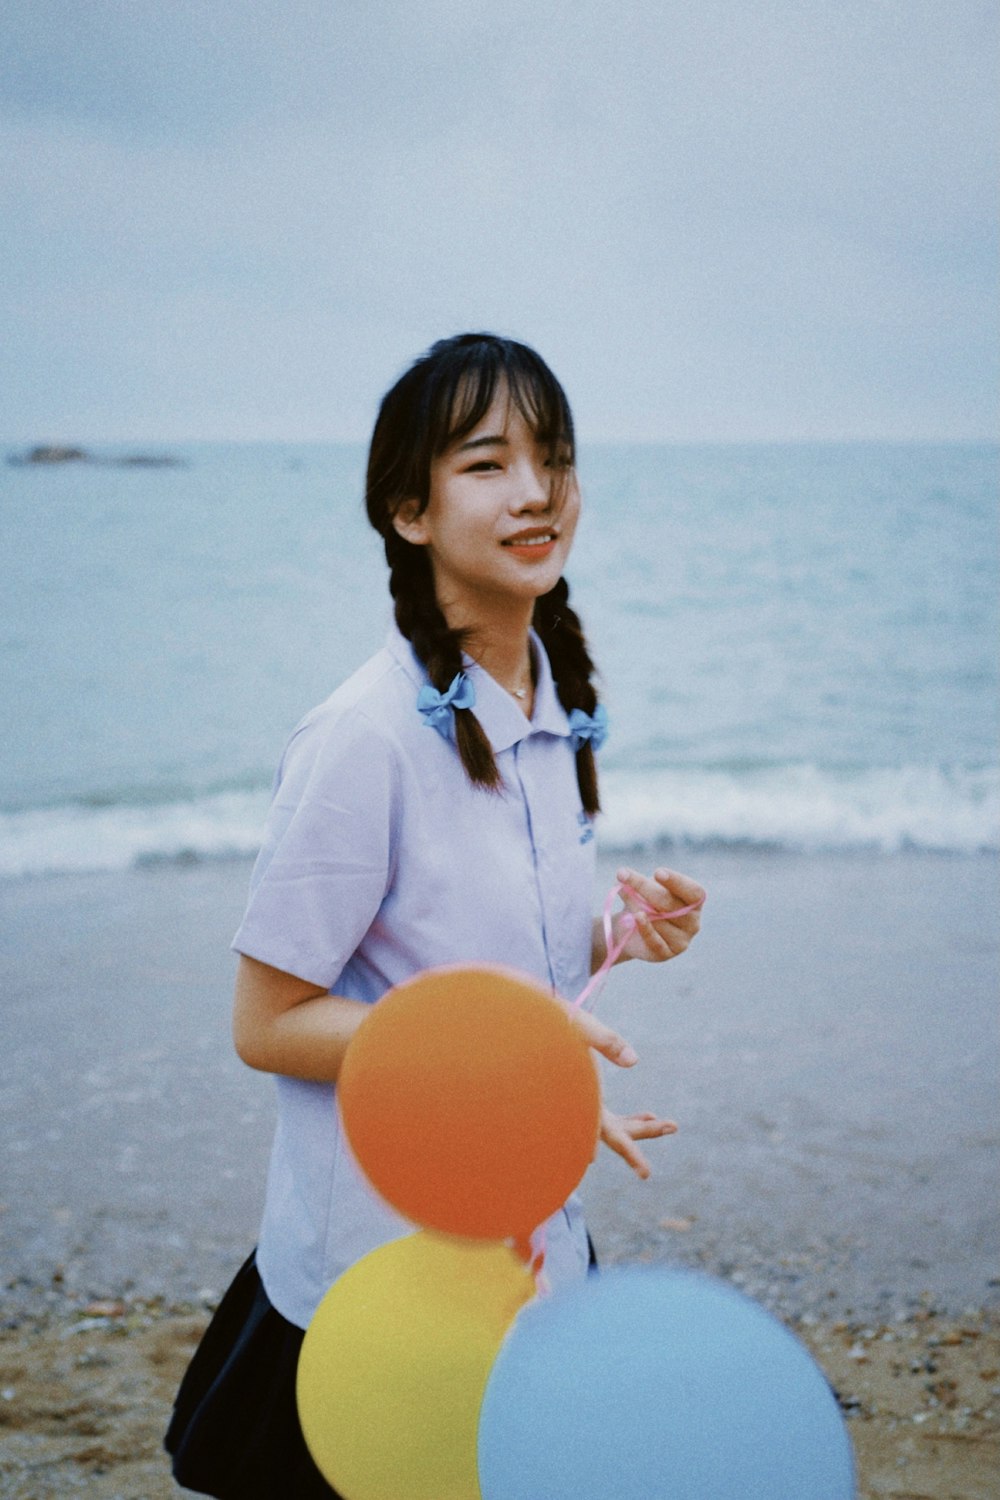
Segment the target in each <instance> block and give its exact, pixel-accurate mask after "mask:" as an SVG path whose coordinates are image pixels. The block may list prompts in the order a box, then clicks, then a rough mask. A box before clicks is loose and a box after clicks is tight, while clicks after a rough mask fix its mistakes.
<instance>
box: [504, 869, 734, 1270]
mask: <svg viewBox="0 0 1000 1500" xmlns="http://www.w3.org/2000/svg"><path fill="white" fill-rule="evenodd" d="M625 891H627V892H628V894H629V895H630V896H632V897H634V899H635V900H636V901H637V902H638V904H639V906H640V907H641V908H642V910H643V911H644V912H645V914H646V916H648V917H652V919H653V921H655V922H672V921H674V920H675V919H676V918H677V917H687V916H690V914H691V912H693V911H699V910H700V909H701V907H702V906H703V905H704V904H705V898H704V896H703V897H702V899H701V900H700V901H695V902H693V903H692V904H691V905H690V906H679V907H677V909H676V910H675V911H661V910H660V908H659V907H658V906H650V904H649V902H648V901H647V900H646V899H645V897H644V896H640V895H639V892H638V891H637V890H635V888H634V887H633V886H630V885H628V884H627V883H626V882H625V881H619V882H618V884H617V885H613V886H612V887H611V889H610V891H609V892H608V894H607V897H606V899H605V902H604V915H603V918H602V923H603V926H604V945H605V949H606V952H605V956H604V962H603V963H602V964H601V966H600V968H599V969H597V970H596V971H595V973H594V974H593V975H591V978H590V981H589V983H588V984H586V985H585V986H584V988H583V989H582V990H581V991H580V993H579V995H577V997H576V999H575V1000H574V1001H573V1004H574V1006H585V1005H586V1004H587V1001H588V1000H590V999H591V998H592V997H594V996H595V995H596V992H597V990H599V989H600V987H601V985H602V984H603V983H604V981H605V979H606V978H607V977H608V974H609V972H610V970H611V968H612V967H613V965H614V964H615V962H616V961H617V959H618V958H619V957H620V955H621V952H622V950H623V948H624V947H625V944H626V943H627V942H628V940H629V938H630V937H631V935H632V933H633V932H634V931H635V929H636V926H637V925H638V924H637V923H636V920H635V916H634V914H633V913H632V912H630V911H624V912H622V913H621V915H620V917H619V919H618V928H619V933H620V936H619V937H618V938H615V934H614V922H613V920H612V916H611V908H612V906H614V904H615V899H616V897H617V896H618V895H619V894H620V893H624V892H625ZM547 1238H548V1235H547V1233H546V1226H545V1225H544V1224H540V1225H539V1226H538V1228H537V1229H536V1230H535V1231H534V1232H533V1234H532V1235H531V1236H530V1239H529V1241H528V1255H527V1256H526V1259H530V1266H531V1270H532V1272H533V1274H534V1277H535V1286H536V1288H537V1290H538V1294H539V1296H542V1297H546V1296H548V1295H549V1293H550V1291H551V1285H550V1283H549V1279H548V1276H547V1275H546V1274H545V1252H546V1249H547V1245H546V1241H547Z"/></svg>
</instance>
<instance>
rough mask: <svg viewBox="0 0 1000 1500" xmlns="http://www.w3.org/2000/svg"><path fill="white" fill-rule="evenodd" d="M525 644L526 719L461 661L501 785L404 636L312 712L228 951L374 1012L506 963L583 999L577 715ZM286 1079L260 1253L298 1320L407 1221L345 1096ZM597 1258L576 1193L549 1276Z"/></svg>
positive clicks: (583, 858) (553, 1239)
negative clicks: (427, 708) (422, 693)
mask: <svg viewBox="0 0 1000 1500" xmlns="http://www.w3.org/2000/svg"><path fill="white" fill-rule="evenodd" d="M532 646H533V650H534V655H535V661H536V666H537V674H538V683H537V687H536V690H535V703H534V713H533V715H532V718H531V720H530V722H529V720H528V719H527V718H526V717H525V715H524V713H523V711H522V710H521V708H520V707H519V706H518V704H517V702H516V701H515V700H514V699H513V698H512V697H511V696H510V695H509V694H508V693H506V692H505V691H504V689H503V688H501V687H500V686H499V685H498V684H497V683H496V682H495V681H494V680H493V678H492V677H490V676H489V674H488V673H486V672H485V671H483V669H482V668H481V667H479V666H478V665H477V664H476V663H475V662H472V661H468V660H467V662H466V667H465V670H466V672H467V674H468V676H469V677H470V679H471V681H472V683H473V686H474V688H475V692H476V705H475V708H474V710H473V712H474V713H475V714H476V716H477V718H478V719H479V722H480V723H481V725H482V726H483V729H484V730H485V731H486V734H487V736H488V737H489V740H490V742H491V744H492V746H493V750H494V753H495V755H496V758H497V764H498V766H499V768H500V771H501V774H502V776H503V781H504V788H503V790H502V791H501V792H500V793H492V792H489V791H486V790H484V789H483V788H481V787H474V786H473V785H472V784H471V783H470V782H469V780H468V777H467V776H466V774H465V771H464V769H463V767H462V764H461V761H460V759H459V756H458V752H457V750H456V748H455V745H454V743H453V740H452V739H451V738H445V737H444V736H442V735H441V734H440V733H439V732H438V731H437V730H436V729H434V728H433V727H432V726H430V725H429V724H428V723H427V721H426V720H425V718H424V717H423V716H422V715H421V714H420V713H418V711H417V706H416V699H417V694H418V692H419V690H420V688H421V687H423V686H424V684H425V683H426V681H427V674H426V672H425V670H424V668H423V666H422V665H421V663H420V661H419V660H418V659H417V657H416V655H415V654H414V652H413V649H412V647H411V646H410V644H409V642H408V641H406V640H405V639H404V638H403V636H401V635H400V634H399V632H398V631H396V630H393V631H392V633H391V635H390V638H389V641H388V644H387V647H386V648H385V649H384V650H383V651H381V652H379V653H378V655H377V656H375V657H373V658H372V659H371V660H370V661H369V662H368V663H366V665H365V666H363V667H361V668H360V670H359V671H358V672H356V673H355V674H354V676H353V677H351V678H350V679H349V680H348V681H347V682H345V683H344V684H343V685H342V686H341V687H340V688H338V689H337V691H336V692H335V693H334V694H333V695H332V696H331V697H330V698H328V699H327V701H326V702H325V703H323V704H321V705H320V707H319V708H316V709H314V710H313V711H312V713H310V714H308V715H307V716H306V718H305V719H304V720H303V721H302V723H301V724H300V725H299V727H298V728H297V729H296V731H295V733H294V734H293V735H292V738H291V740H290V741H289V744H288V746H287V748H286V750H285V753H284V756H283V757H282V761H281V765H280V767H279V769H278V774H277V777H276V781H275V791H274V799H273V802H272V805H271V811H270V815H269V817H268V821H267V826H266V829H265V834H264V840H263V845H262V848H261V851H260V855H259V856H258V859H257V863H256V865H255V867H254V871H253V876H252V878H251V885H250V900H249V905H248V907H247V911H246V915H245V916H244V919H243V922H242V924H241V926H240V928H239V931H238V932H237V934H236V937H235V938H234V940H233V947H234V949H236V950H237V951H238V952H240V953H244V954H246V955H247V956H248V957H250V958H255V959H259V960H260V961H261V962H262V963H266V964H270V965H272V966H273V967H274V968H276V969H282V970H284V971H286V972H287V973H289V974H295V975H297V976H298V977H299V978H301V979H304V980H307V981H308V982H309V983H311V984H316V985H322V986H323V988H324V989H329V990H331V991H332V992H333V993H334V994H337V995H344V996H347V997H349V998H352V999H355V1000H363V1001H367V1002H369V1003H372V1002H375V1001H377V1000H378V999H379V998H380V997H381V996H382V995H384V994H385V992H386V991H387V990H388V989H390V988H391V987H392V986H393V985H395V984H398V983H400V982H401V981H403V980H405V979H409V978H410V977H412V975H414V974H416V973H419V972H420V971H421V970H422V969H427V968H431V967H433V966H436V965H438V964H480V963H496V964H504V965H507V966H509V967H511V968H515V969H520V970H522V971H523V972H524V973H526V974H528V975H531V976H532V977H533V978H534V979H536V980H537V981H539V982H540V983H541V984H542V985H544V986H545V987H546V988H547V989H551V990H553V991H554V992H556V993H557V994H560V995H563V996H565V997H567V998H574V997H575V996H576V995H577V994H579V992H580V990H581V989H582V988H583V986H584V985H585V984H586V982H587V979H588V977H589V972H590V953H591V896H592V886H593V876H594V860H593V849H594V846H593V842H592V838H593V833H592V828H591V822H590V819H589V818H588V816H587V814H586V813H585V812H584V810H583V806H582V803H581V800H580V793H579V788H578V786H577V779H576V762H575V756H574V753H573V748H572V744H571V741H570V737H569V733H570V732H569V724H568V722H567V717H566V714H565V712H564V710H563V708H562V706H561V704H560V703H559V700H558V698H557V697H556V693H555V688H554V685H553V682H552V675H551V671H550V669H549V663H548V659H547V657H546V654H545V650H544V648H543V647H542V645H541V642H540V641H539V640H538V639H537V637H534V636H533V637H532ZM415 1065H417V1064H415ZM276 1082H277V1088H278V1125H277V1131H276V1135H275V1141H274V1149H273V1153H272V1158H271V1166H270V1172H269V1176H268V1188H267V1198H266V1202H265V1207H264V1218H263V1225H262V1228H261V1234H260V1240H259V1244H258V1249H257V1264H258V1269H259V1271H260V1274H261V1278H262V1280H263V1282H264V1286H265V1289H266V1291H267V1294H268V1296H269V1298H270V1300H271V1302H272V1303H273V1304H274V1306H275V1307H276V1308H277V1309H278V1311H279V1312H280V1313H282V1314H283V1316H284V1317H286V1318H287V1319H288V1320H289V1321H290V1322H292V1323H296V1324H298V1325H299V1326H300V1327H303V1328H304V1327H306V1326H307V1325H308V1323H309V1321H310V1319H311V1317H312V1314H313V1312H314V1311H315V1308H316V1306H317V1304H318V1303H319V1301H320V1299H321V1298H322V1297H323V1295H324V1293H325V1292H326V1290H327V1289H328V1287H329V1286H330V1285H331V1283H332V1282H333V1281H334V1279H335V1278H336V1277H337V1276H339V1275H340V1274H341V1272H342V1271H344V1270H346V1268H347V1267H348V1266H349V1265H351V1264H352V1263H353V1262H354V1261H355V1260H357V1259H358V1258H359V1257H360V1256H361V1255H364V1254H366V1253H367V1252H368V1251H369V1250H372V1249H374V1248H375V1247H376V1246H377V1245H380V1244H384V1243H385V1242H387V1241H388V1240H391V1239H395V1238H397V1237H398V1236H399V1235H401V1234H406V1233H410V1232H411V1231H412V1229H413V1225H411V1224H409V1223H407V1222H406V1221H405V1220H403V1219H402V1218H400V1217H399V1215H397V1214H396V1213H395V1212H394V1211H393V1210H392V1209H391V1208H389V1206H388V1205H387V1204H385V1203H384V1202H383V1201H382V1200H381V1199H380V1198H378V1197H377V1195H376V1194H375V1192H374V1190H373V1189H372V1188H371V1187H370V1186H369V1185H368V1184H367V1182H366V1181H365V1179H364V1178H363V1177H362V1175H361V1173H360V1171H359V1169H358V1167H357V1164H356V1163H355V1161H354V1159H353V1157H352V1155H351V1153H350V1151H349V1149H348V1147H347V1144H346V1141H345V1138H344V1133H343V1128H342V1125H341V1122H340V1118H339V1115H338V1113H337V1111H336V1108H335V1090H334V1088H333V1087H332V1086H331V1085H329V1084H322V1083H313V1082H308V1081H305V1080H302V1079H297V1078H286V1077H278V1078H277V1080H276ZM586 1264H587V1244H586V1232H585V1230H584V1227H583V1221H582V1215H581V1213H580V1209H579V1204H578V1202H577V1201H576V1199H575V1197H574V1198H573V1199H571V1200H570V1202H569V1203H568V1204H567V1205H566V1208H565V1209H564V1210H561V1211H560V1213H558V1214H556V1215H555V1216H554V1217H553V1219H552V1220H550V1221H549V1224H548V1225H547V1227H546V1271H547V1274H548V1277H549V1280H550V1281H551V1282H552V1283H553V1284H557V1283H559V1282H561V1281H564V1280H566V1279H571V1278H575V1277H577V1276H580V1275H583V1274H584V1273H585V1270H586Z"/></svg>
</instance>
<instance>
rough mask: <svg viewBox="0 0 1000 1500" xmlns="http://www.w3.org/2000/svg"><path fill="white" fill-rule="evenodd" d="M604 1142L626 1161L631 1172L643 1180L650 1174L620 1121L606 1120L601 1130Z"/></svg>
mask: <svg viewBox="0 0 1000 1500" xmlns="http://www.w3.org/2000/svg"><path fill="white" fill-rule="evenodd" d="M602 1136H603V1140H604V1144H605V1145H606V1146H609V1147H610V1148H611V1150H612V1151H614V1152H615V1154H616V1155H617V1156H620V1157H621V1158H622V1160H623V1161H627V1162H628V1164H629V1166H630V1167H631V1168H632V1170H633V1172H635V1173H636V1175H637V1176H638V1177H641V1178H642V1180H643V1181H644V1182H645V1180H646V1178H647V1177H648V1176H649V1175H650V1165H649V1162H648V1161H647V1160H646V1158H645V1157H644V1156H643V1154H642V1152H641V1151H640V1150H639V1147H638V1146H637V1145H636V1144H635V1142H634V1141H633V1139H632V1137H631V1136H630V1135H629V1133H628V1131H627V1130H625V1128H624V1126H623V1125H622V1124H621V1122H620V1121H618V1120H614V1121H610V1122H606V1123H605V1126H604V1130H603V1132H602Z"/></svg>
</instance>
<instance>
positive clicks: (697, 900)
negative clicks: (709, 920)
mask: <svg viewBox="0 0 1000 1500" xmlns="http://www.w3.org/2000/svg"><path fill="white" fill-rule="evenodd" d="M617 878H618V882H619V884H620V885H623V886H626V887H629V889H626V890H623V891H622V892H621V899H622V903H623V905H624V906H625V907H626V909H627V910H628V911H630V912H632V913H633V915H636V916H638V915H639V913H641V912H642V911H643V910H644V907H643V903H645V906H646V907H653V908H655V909H656V910H658V911H662V912H664V913H665V914H667V915H669V914H670V913H671V912H675V911H678V912H683V913H684V915H683V916H682V917H679V918H678V920H679V921H684V922H687V923H693V924H694V925H693V929H692V931H693V932H696V931H697V924H698V921H699V920H700V919H699V915H698V913H699V910H700V907H701V905H702V904H703V903H704V901H705V891H704V889H703V888H702V886H700V885H698V883H697V882H696V881H694V880H690V879H689V878H688V877H687V876H686V875H678V874H676V873H675V872H674V871H673V870H668V869H665V868H660V869H658V870H655V871H654V873H653V876H652V877H650V876H647V875H640V874H639V873H638V871H636V870H632V869H629V868H627V867H623V868H622V869H620V870H619V871H618V872H617ZM688 907H694V908H695V910H694V911H687V910H686V908H688ZM654 920H656V921H658V920H659V918H654Z"/></svg>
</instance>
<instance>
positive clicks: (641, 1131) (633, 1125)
mask: <svg viewBox="0 0 1000 1500" xmlns="http://www.w3.org/2000/svg"><path fill="white" fill-rule="evenodd" d="M623 1124H624V1127H625V1130H626V1131H627V1133H628V1135H629V1136H630V1137H631V1139H632V1140H633V1141H658V1140H662V1138H663V1137H664V1136H667V1135H676V1134H677V1123H676V1121H674V1120H661V1119H660V1118H659V1116H658V1115H649V1114H642V1115H627V1116H626V1117H625V1119H624V1121H623Z"/></svg>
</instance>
